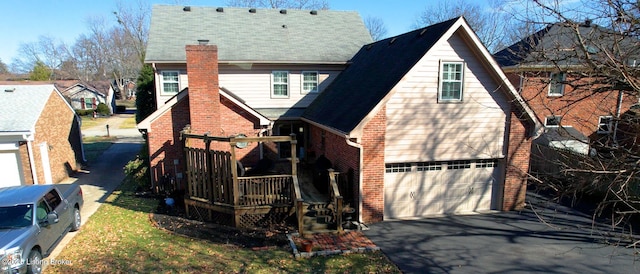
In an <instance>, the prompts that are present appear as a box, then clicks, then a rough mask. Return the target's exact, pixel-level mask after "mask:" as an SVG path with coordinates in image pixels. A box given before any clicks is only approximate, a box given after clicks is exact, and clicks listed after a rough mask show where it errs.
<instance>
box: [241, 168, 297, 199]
mask: <svg viewBox="0 0 640 274" xmlns="http://www.w3.org/2000/svg"><path fill="white" fill-rule="evenodd" d="M292 183H293V180H292V176H291V175H269V176H253V177H238V191H239V201H238V202H239V204H238V205H241V206H261V205H290V204H291V203H292V197H291V187H292Z"/></svg>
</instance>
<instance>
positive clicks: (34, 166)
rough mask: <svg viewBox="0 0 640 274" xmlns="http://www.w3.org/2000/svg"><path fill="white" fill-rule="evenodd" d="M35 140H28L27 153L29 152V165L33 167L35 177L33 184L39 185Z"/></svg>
mask: <svg viewBox="0 0 640 274" xmlns="http://www.w3.org/2000/svg"><path fill="white" fill-rule="evenodd" d="M31 142H33V141H27V153H28V154H29V166H30V167H31V177H32V178H33V184H34V185H38V184H39V183H38V174H37V172H36V162H35V160H34V157H33V145H32V144H31Z"/></svg>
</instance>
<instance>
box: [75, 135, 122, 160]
mask: <svg viewBox="0 0 640 274" xmlns="http://www.w3.org/2000/svg"><path fill="white" fill-rule="evenodd" d="M115 139H116V138H115V137H106V136H104V137H99V136H95V137H85V138H83V139H82V142H83V143H84V157H85V158H86V160H87V161H89V162H93V161H94V160H95V159H97V158H98V157H99V156H100V155H101V154H102V152H104V151H105V150H107V149H108V148H109V147H110V146H111V145H112V144H113V141H114V140H115Z"/></svg>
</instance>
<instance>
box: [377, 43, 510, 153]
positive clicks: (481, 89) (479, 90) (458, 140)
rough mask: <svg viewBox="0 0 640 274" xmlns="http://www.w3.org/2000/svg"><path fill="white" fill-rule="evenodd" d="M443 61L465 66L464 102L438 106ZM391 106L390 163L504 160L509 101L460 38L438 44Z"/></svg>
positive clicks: (401, 84) (406, 80) (407, 78)
mask: <svg viewBox="0 0 640 274" xmlns="http://www.w3.org/2000/svg"><path fill="white" fill-rule="evenodd" d="M441 61H464V62H465V70H464V86H463V102H461V103H438V100H437V98H438V77H439V68H440V62H441ZM394 90H395V91H396V92H395V93H394V94H393V96H392V97H391V98H390V99H389V101H388V102H387V105H386V106H387V108H386V110H387V113H386V114H387V132H386V139H385V142H386V143H385V162H387V163H392V162H420V161H442V160H453V159H489V158H501V157H503V140H504V133H505V124H506V122H505V119H506V114H505V113H507V110H508V102H507V100H506V99H505V96H504V95H503V93H502V91H501V90H498V85H497V84H496V81H494V80H493V79H492V78H491V76H490V75H489V74H488V72H487V69H486V67H485V66H483V64H481V63H480V61H479V60H478V58H476V56H475V54H474V53H473V52H471V51H470V50H469V48H468V46H467V44H466V43H465V41H464V40H463V38H462V37H461V36H460V35H459V34H455V35H453V36H452V37H451V38H450V39H449V40H448V41H446V42H445V43H441V44H437V45H435V46H434V47H433V48H432V49H431V51H429V53H427V54H426V55H425V57H423V58H422V59H421V60H420V61H419V62H418V63H417V64H416V66H414V67H413V68H412V69H411V70H410V71H409V73H407V75H405V77H404V78H403V79H402V80H401V81H400V82H399V83H398V85H397V86H396V87H394Z"/></svg>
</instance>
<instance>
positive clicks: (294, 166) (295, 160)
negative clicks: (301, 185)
mask: <svg viewBox="0 0 640 274" xmlns="http://www.w3.org/2000/svg"><path fill="white" fill-rule="evenodd" d="M289 137H291V175H292V176H298V165H297V164H298V152H297V151H296V145H297V144H298V141H297V140H296V135H295V134H294V133H291V135H289Z"/></svg>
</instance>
